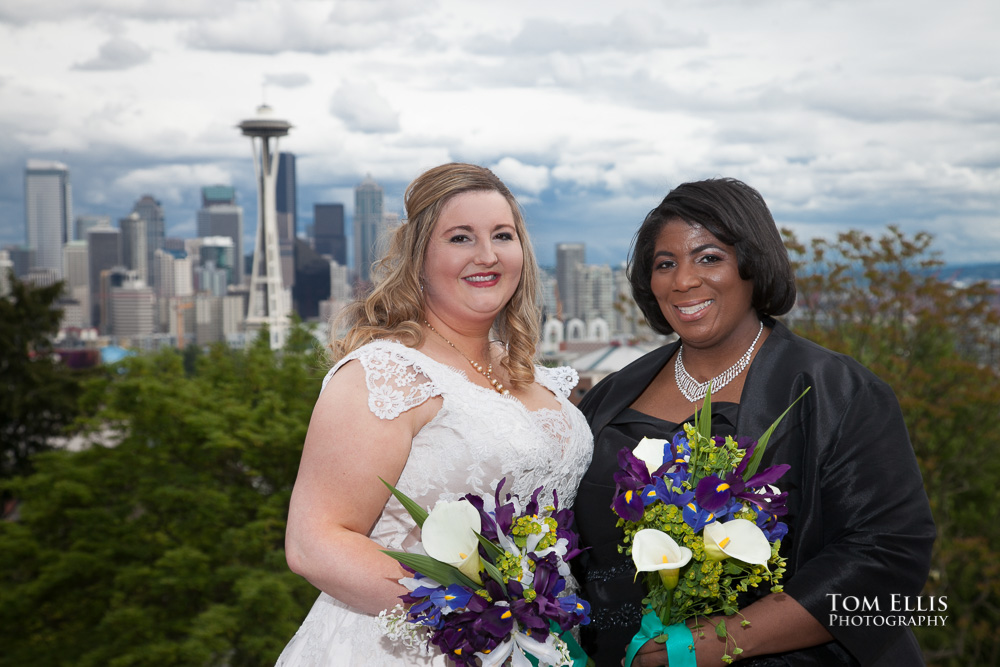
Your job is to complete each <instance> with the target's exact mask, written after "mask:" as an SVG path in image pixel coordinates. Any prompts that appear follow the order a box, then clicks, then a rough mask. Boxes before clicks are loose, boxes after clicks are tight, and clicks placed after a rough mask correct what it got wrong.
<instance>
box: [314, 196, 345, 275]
mask: <svg viewBox="0 0 1000 667" xmlns="http://www.w3.org/2000/svg"><path fill="white" fill-rule="evenodd" d="M313 239H314V241H313V248H315V250H316V252H317V253H318V254H320V255H328V256H329V257H331V258H332V259H333V260H334V261H335V262H337V263H338V264H340V265H342V266H347V236H346V235H345V233H344V205H343V204H314V205H313Z"/></svg>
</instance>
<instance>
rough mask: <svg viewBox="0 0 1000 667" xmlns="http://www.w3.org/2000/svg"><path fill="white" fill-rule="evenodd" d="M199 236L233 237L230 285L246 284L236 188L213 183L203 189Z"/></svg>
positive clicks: (241, 225)
mask: <svg viewBox="0 0 1000 667" xmlns="http://www.w3.org/2000/svg"><path fill="white" fill-rule="evenodd" d="M197 233H198V236H199V237H206V236H228V237H229V238H231V239H232V240H233V255H234V256H233V271H232V276H231V279H232V280H231V282H230V284H231V285H241V286H242V285H243V276H244V274H245V271H244V267H243V207H242V206H238V205H237V204H236V188H234V187H232V186H230V185H211V186H209V187H205V188H202V189H201V210H199V211H198V228H197Z"/></svg>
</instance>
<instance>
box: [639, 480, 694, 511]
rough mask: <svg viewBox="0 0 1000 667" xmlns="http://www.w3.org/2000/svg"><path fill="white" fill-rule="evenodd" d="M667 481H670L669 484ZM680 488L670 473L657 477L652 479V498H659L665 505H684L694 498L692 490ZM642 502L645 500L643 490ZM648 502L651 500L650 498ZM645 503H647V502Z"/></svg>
mask: <svg viewBox="0 0 1000 667" xmlns="http://www.w3.org/2000/svg"><path fill="white" fill-rule="evenodd" d="M668 481H669V482H670V484H669V485H668V484H667V482H668ZM682 488H683V487H681V485H680V483H675V480H674V478H673V477H672V476H670V475H668V476H666V477H657V478H656V479H654V480H653V486H652V491H653V500H659V501H660V502H662V503H663V504H665V505H676V506H677V507H684V506H685V505H687V504H688V503H689V502H691V499H692V498H694V491H680V489H682ZM648 489H649V487H647V490H648ZM643 502H646V493H645V492H644V493H643ZM649 502H652V500H650V501H649ZM646 504H647V505H648V504H649V503H646Z"/></svg>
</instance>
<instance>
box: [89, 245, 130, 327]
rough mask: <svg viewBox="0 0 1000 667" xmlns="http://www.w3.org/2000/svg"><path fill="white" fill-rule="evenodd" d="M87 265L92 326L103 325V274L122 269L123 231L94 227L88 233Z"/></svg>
mask: <svg viewBox="0 0 1000 667" xmlns="http://www.w3.org/2000/svg"><path fill="white" fill-rule="evenodd" d="M87 253H88V257H87V263H88V264H89V266H90V270H89V274H90V276H89V278H90V326H92V327H96V326H100V324H101V274H102V273H103V272H106V271H110V270H111V269H113V268H115V267H121V263H122V249H121V230H118V229H115V228H113V227H94V228H93V229H91V230H90V231H89V232H87Z"/></svg>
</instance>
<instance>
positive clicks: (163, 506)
mask: <svg viewBox="0 0 1000 667" xmlns="http://www.w3.org/2000/svg"><path fill="white" fill-rule="evenodd" d="M307 338H308V335H307V334H305V335H304V334H303V332H301V331H298V330H296V331H295V332H293V340H295V341H298V342H299V343H300V344H298V345H297V347H294V348H292V349H286V350H285V351H283V352H282V353H275V352H272V351H271V350H270V349H269V346H268V344H267V339H266V336H265V337H264V338H262V339H261V338H259V339H257V340H256V341H255V342H254V343H252V344H251V345H250V346H249V347H248V348H247V349H246V350H231V349H228V348H226V347H224V346H217V347H213V348H211V349H210V350H208V351H207V352H206V353H205V354H202V355H196V356H193V357H192V355H187V356H184V355H182V354H180V353H178V352H176V351H173V350H164V351H160V352H157V353H155V354H150V355H140V356H137V357H132V358H129V359H126V360H125V361H123V362H121V363H120V364H117V365H115V366H113V367H111V368H108V369H107V372H106V374H105V375H104V376H103V377H101V378H100V379H99V380H94V381H92V382H91V384H90V386H89V387H88V391H87V393H86V395H85V396H84V398H83V408H84V410H85V412H86V413H87V414H90V415H92V416H91V417H89V418H88V420H87V426H88V428H89V429H90V431H89V432H90V439H91V440H92V443H93V444H92V446H90V447H89V448H87V449H85V450H84V451H81V452H76V453H73V452H67V451H53V452H49V453H46V454H43V455H41V456H39V457H38V459H37V470H36V472H35V473H34V474H33V475H31V476H29V477H25V478H21V479H19V480H15V481H13V482H10V483H9V484H8V486H9V488H10V489H11V490H12V491H13V492H14V493H16V494H17V496H18V497H20V498H21V499H22V509H21V519H20V521H19V522H16V523H15V522H7V523H3V524H0V582H2V583H0V646H3V650H2V651H0V665H4V666H6V665H11V666H13V665H28V664H30V665H39V666H48V665H53V666H55V665H74V666H81V667H85V666H89V665H93V666H95V667H96V666H97V665H100V666H108V665H111V666H115V667H125V666H132V665H158V666H162V665H185V666H189V665H232V666H238V665H272V664H274V660H275V659H276V658H277V656H278V653H279V652H280V650H281V648H282V647H283V646H284V644H285V643H286V642H287V641H288V640H289V639H290V638H291V636H292V635H293V634H294V632H295V630H296V628H297V627H298V625H299V623H300V622H301V621H302V618H303V617H304V616H305V613H306V611H307V610H308V607H309V606H310V605H311V604H312V602H313V600H314V598H315V595H316V591H315V589H313V588H312V587H311V586H310V585H309V584H308V583H307V582H305V581H304V580H302V579H301V578H299V577H298V576H296V575H294V574H292V573H291V572H290V571H289V570H288V568H287V565H286V564H285V558H284V550H283V544H284V528H285V519H286V513H287V508H288V500H289V497H290V493H291V487H292V484H293V481H294V478H295V474H296V470H297V466H298V459H299V453H300V450H301V445H302V441H303V439H304V436H305V430H306V427H307V425H308V420H309V415H310V412H311V409H312V405H313V402H314V401H315V398H316V395H317V393H318V388H319V378H320V377H321V376H322V368H321V366H322V364H321V362H320V361H319V360H318V359H317V357H316V355H315V354H313V353H312V352H311V346H310V345H308V344H306V343H305V342H303V341H304V340H306V339H307ZM192 358H193V360H194V363H195V372H194V373H193V374H189V373H187V372H186V371H185V368H184V362H185V359H187V360H188V361H189V362H190V361H191V359H192Z"/></svg>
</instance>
